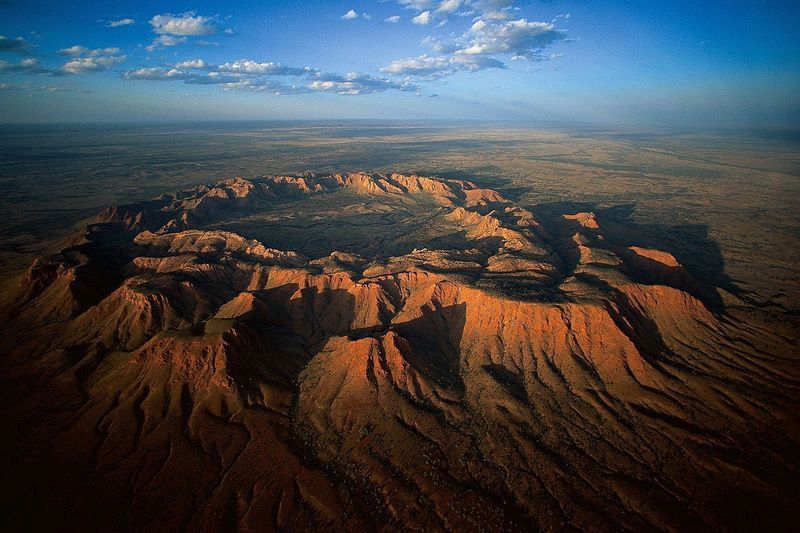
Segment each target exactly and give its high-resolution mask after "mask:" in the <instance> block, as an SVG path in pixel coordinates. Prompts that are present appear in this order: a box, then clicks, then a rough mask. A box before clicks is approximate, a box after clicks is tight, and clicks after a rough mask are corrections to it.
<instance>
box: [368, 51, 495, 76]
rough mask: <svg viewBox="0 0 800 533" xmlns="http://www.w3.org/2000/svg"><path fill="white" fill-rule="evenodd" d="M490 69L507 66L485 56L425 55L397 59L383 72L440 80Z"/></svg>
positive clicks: (384, 68)
mask: <svg viewBox="0 0 800 533" xmlns="http://www.w3.org/2000/svg"><path fill="white" fill-rule="evenodd" d="M488 68H501V69H502V68H505V65H504V64H503V63H502V62H501V61H499V60H497V59H494V58H491V57H485V56H437V57H430V56H428V55H427V54H423V55H421V56H418V57H410V58H406V59H397V60H395V61H392V62H391V63H389V64H388V65H386V66H385V67H383V68H382V69H381V72H386V73H387V74H394V75H398V76H413V77H417V78H423V79H424V78H427V79H432V78H440V77H442V76H448V75H450V74H454V73H455V72H458V71H464V70H466V71H469V72H476V71H478V70H484V69H488Z"/></svg>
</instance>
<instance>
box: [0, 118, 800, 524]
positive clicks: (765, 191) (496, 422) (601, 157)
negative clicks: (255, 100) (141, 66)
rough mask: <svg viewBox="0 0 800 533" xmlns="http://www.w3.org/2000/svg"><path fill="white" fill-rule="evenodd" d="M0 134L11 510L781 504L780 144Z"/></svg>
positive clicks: (249, 513)
mask: <svg viewBox="0 0 800 533" xmlns="http://www.w3.org/2000/svg"><path fill="white" fill-rule="evenodd" d="M1 135H2V136H3V137H2V138H3V143H2V144H1V145H0V146H2V149H0V158H2V159H0V181H1V182H2V185H3V187H4V189H5V190H7V191H8V194H7V195H5V196H3V197H2V198H1V199H0V210H2V212H3V213H4V214H5V213H7V214H8V216H7V217H4V218H3V219H2V221H0V235H2V255H1V256H0V258H1V259H2V263H0V272H2V283H3V292H2V301H1V302H0V303H2V314H0V319H1V320H2V324H3V328H2V331H0V353H2V354H3V358H2V360H1V361H0V418H2V420H3V426H4V427H5V428H6V434H5V437H4V439H3V440H2V444H0V452H2V453H0V457H2V462H1V463H0V472H2V474H0V486H1V487H2V489H0V493H1V494H2V499H3V501H4V502H6V506H5V508H4V509H3V510H2V511H1V512H0V524H2V525H4V526H5V527H6V528H7V529H14V530H19V529H31V530H33V529H39V528H48V529H53V528H64V529H67V530H81V531H83V530H100V531H116V530H135V531H152V530H155V529H165V530H187V529H188V530H231V529H238V530H245V531H262V530H265V529H266V530H270V529H288V530H374V529H381V528H383V529H386V530H389V529H397V528H405V529H419V530H425V531H430V530H452V531H464V530H559V531H561V530H590V531H619V530H674V531H686V530H709V529H710V530H753V529H758V528H766V529H770V530H787V531H788V530H791V529H792V528H793V525H794V524H796V523H797V520H798V519H800V515H799V514H798V511H797V509H796V505H795V501H794V500H795V499H796V498H795V497H794V495H795V494H797V492H798V490H800V416H798V413H800V359H799V357H800V355H799V354H798V351H797V341H798V336H797V327H798V325H800V324H798V316H797V312H798V305H800V302H798V289H800V268H799V267H798V266H797V265H798V261H800V234H798V231H797V228H798V227H800V225H799V223H800V213H799V212H798V210H797V209H796V207H797V192H798V188H800V187H799V186H798V183H797V179H798V176H800V155H797V154H798V150H797V141H796V140H792V139H791V138H786V139H774V138H770V137H769V136H767V135H764V134H761V135H755V134H752V135H751V136H749V137H745V136H742V135H733V134H730V133H729V134H726V135H722V134H717V135H710V134H709V135H704V136H686V135H679V134H666V133H662V134H642V133H631V132H603V131H569V132H567V131H553V130H551V131H545V130H533V129H528V128H522V127H519V126H516V127H512V126H509V125H492V124H472V125H466V124H452V125H449V126H439V127H429V126H426V125H424V124H409V123H393V124H380V123H368V124H359V125H353V124H351V125H348V124H332V123H331V124H280V125H268V126H262V127H256V126H255V125H253V126H248V127H244V126H243V125H229V126H221V125H218V126H216V127H212V126H203V127H201V126H184V127H165V126H158V127H156V126H141V127H139V128H136V129H108V128H105V129H104V128H100V127H97V128H88V127H84V128H80V129H75V128H72V129H71V128H70V127H67V126H64V127H63V128H60V129H51V130H46V131H35V130H33V129H24V128H19V129H17V130H14V131H13V132H10V131H6V132H4V133H2V134H1ZM167 501H168V502H169V504H168V505H165V503H164V502H167Z"/></svg>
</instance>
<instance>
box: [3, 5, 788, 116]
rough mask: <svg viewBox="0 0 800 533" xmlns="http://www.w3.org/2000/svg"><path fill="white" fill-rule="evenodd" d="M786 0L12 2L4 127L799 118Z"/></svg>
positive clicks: (6, 14)
mask: <svg viewBox="0 0 800 533" xmlns="http://www.w3.org/2000/svg"><path fill="white" fill-rule="evenodd" d="M799 25H800V6H798V4H797V3H796V2H777V1H768V0H765V1H753V2H736V1H726V2H723V1H703V2H697V1H693V2H681V1H677V2H662V3H659V2H649V1H627V2H626V1H613V2H611V1H609V2H600V1H596V2H591V1H588V0H576V1H569V0H554V1H549V2H543V1H535V0H534V1H512V0H354V1H347V0H345V1H335V2H334V1H320V2H313V1H307V2H296V1H279V2H265V1H240V2H210V1H192V2H171V3H170V2H134V3H131V2H122V1H116V0H109V1H104V2H83V3H75V4H65V3H64V2H55V1H36V0H27V1H23V0H0V35H2V37H0V122H60V121H142V120H145V121H153V120H155V121H161V120H163V121H192V120H221V119H340V118H378V119H479V120H480V119H486V120H531V121H581V122H592V123H598V124H609V125H617V124H620V125H655V126H670V127H673V126H691V127H727V126H734V127H738V126H754V127H771V126H778V127H786V126H789V127H794V126H796V125H797V123H798V120H800V30H798V26H799Z"/></svg>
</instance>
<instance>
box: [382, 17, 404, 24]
mask: <svg viewBox="0 0 800 533" xmlns="http://www.w3.org/2000/svg"><path fill="white" fill-rule="evenodd" d="M383 21H384V22H389V23H391V24H397V23H398V22H400V15H392V16H391V17H388V18H385V19H383Z"/></svg>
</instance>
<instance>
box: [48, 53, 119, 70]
mask: <svg viewBox="0 0 800 533" xmlns="http://www.w3.org/2000/svg"><path fill="white" fill-rule="evenodd" d="M106 50H109V49H106ZM96 52H100V50H91V51H89V53H88V54H87V55H82V56H80V57H74V58H73V59H70V60H69V61H67V62H66V63H64V66H63V67H61V68H62V70H63V71H64V72H67V73H69V74H86V73H88V72H101V71H103V70H108V69H110V68H111V67H113V66H114V65H118V64H119V63H122V62H123V61H125V59H127V57H126V56H124V55H103V54H101V53H96Z"/></svg>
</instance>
